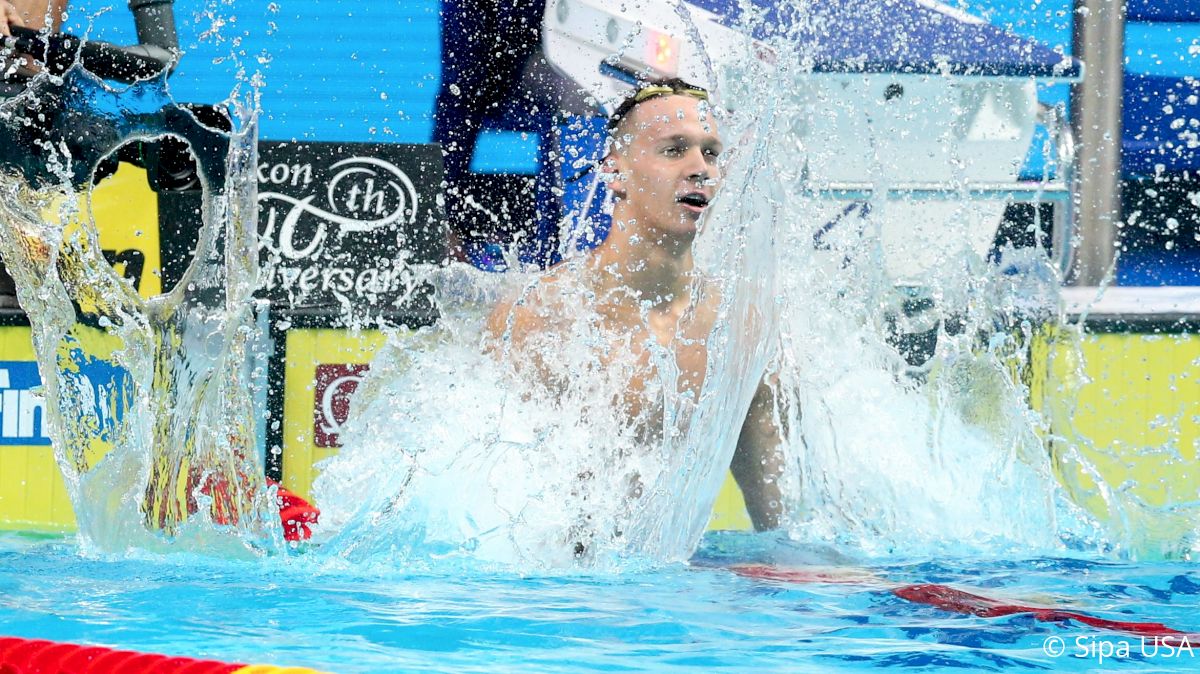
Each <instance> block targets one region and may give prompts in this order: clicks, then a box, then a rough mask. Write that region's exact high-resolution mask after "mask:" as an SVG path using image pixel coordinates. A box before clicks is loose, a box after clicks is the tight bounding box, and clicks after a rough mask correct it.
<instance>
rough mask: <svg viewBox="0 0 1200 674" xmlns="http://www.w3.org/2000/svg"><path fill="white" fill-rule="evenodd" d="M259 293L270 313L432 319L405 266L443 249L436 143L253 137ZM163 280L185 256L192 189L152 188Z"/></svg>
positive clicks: (172, 277) (179, 269)
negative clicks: (157, 195) (268, 304)
mask: <svg viewBox="0 0 1200 674" xmlns="http://www.w3.org/2000/svg"><path fill="white" fill-rule="evenodd" d="M258 154H259V161H258V167H257V174H258V230H259V235H260V251H261V256H260V260H261V262H262V272H261V277H260V280H259V292H258V295H259V297H262V298H265V299H268V300H271V303H272V306H273V307H274V311H275V312H276V313H279V312H281V311H282V312H288V313H292V314H297V315H305V316H310V317H312V318H313V319H314V320H312V321H306V323H315V324H328V325H338V324H341V323H343V320H342V319H346V318H356V319H361V318H370V317H384V318H387V319H389V322H405V323H409V324H413V323H414V322H420V323H423V322H426V321H427V320H429V319H431V318H432V312H431V308H430V302H429V292H428V288H425V287H421V286H416V285H414V284H415V279H414V276H413V272H412V266H413V265H418V264H427V263H437V262H439V261H441V260H442V259H444V257H445V245H446V236H445V224H444V217H443V214H442V206H441V194H440V193H441V183H442V155H441V150H440V148H439V147H438V146H437V145H401V144H383V143H324V142H295V141H267V140H264V141H260V142H259V144H258ZM161 196H162V199H160V204H159V209H160V221H161V223H162V225H163V238H164V241H163V248H164V250H163V258H164V259H163V276H164V287H168V286H169V285H171V284H173V282H174V281H176V280H178V278H180V277H181V276H182V274H183V271H184V270H185V269H186V267H187V265H188V264H189V263H190V260H191V251H192V248H193V247H194V246H195V241H196V233H197V232H198V231H199V224H200V220H199V198H198V195H196V194H186V193H183V194H180V193H175V194H170V193H167V194H163V195H161Z"/></svg>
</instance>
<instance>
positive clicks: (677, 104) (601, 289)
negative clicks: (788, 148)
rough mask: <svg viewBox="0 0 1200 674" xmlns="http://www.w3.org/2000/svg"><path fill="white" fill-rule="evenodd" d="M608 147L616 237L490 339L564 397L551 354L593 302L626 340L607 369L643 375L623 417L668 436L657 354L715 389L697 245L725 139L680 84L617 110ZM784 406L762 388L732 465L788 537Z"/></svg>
mask: <svg viewBox="0 0 1200 674" xmlns="http://www.w3.org/2000/svg"><path fill="white" fill-rule="evenodd" d="M608 144H609V145H608V154H607V155H606V156H605V158H604V161H603V170H604V171H605V173H606V174H607V175H608V177H609V181H608V187H609V189H610V190H611V191H612V193H613V196H614V198H615V200H614V206H613V212H612V218H613V225H612V228H611V230H610V232H609V234H608V237H607V238H606V239H605V241H604V242H603V243H602V244H601V245H600V246H598V247H597V248H596V249H595V250H593V251H592V252H591V253H590V254H589V255H588V257H587V258H586V259H585V260H584V261H582V263H581V264H578V265H571V264H569V263H563V264H559V265H557V266H555V267H553V268H551V269H549V270H547V271H546V272H545V274H544V275H543V276H542V277H541V278H540V279H538V281H537V283H536V285H534V286H533V287H532V288H531V289H530V290H529V291H528V292H526V293H525V294H524V295H522V296H521V298H520V300H519V301H517V300H514V301H508V302H502V303H501V304H500V305H499V306H497V307H496V309H495V310H494V311H493V313H492V315H491V317H490V318H489V321H488V333H489V334H490V336H491V338H492V339H494V340H496V342H494V343H495V344H496V345H497V347H496V348H499V345H502V346H503V350H504V353H505V355H506V356H507V357H510V358H511V357H515V359H516V362H517V363H518V366H519V368H520V367H524V368H525V369H526V370H527V372H528V374H529V375H530V376H532V377H537V378H538V379H539V380H541V381H543V382H548V385H549V386H554V385H555V382H556V381H561V379H562V377H563V376H564V375H563V373H560V372H555V371H554V368H551V367H548V366H547V365H546V362H545V357H546V355H547V352H546V351H545V349H547V348H553V345H554V344H555V342H556V339H559V340H561V338H566V336H567V325H566V322H565V321H566V320H567V319H565V318H564V317H566V316H571V315H574V314H576V313H577V312H578V309H577V306H578V305H577V303H578V301H579V298H580V297H584V298H587V300H588V301H589V302H590V303H591V304H592V306H591V307H590V308H591V309H592V311H593V312H594V315H595V317H596V318H595V320H597V321H598V322H600V323H601V325H600V326H599V327H600V328H601V334H606V335H612V336H614V337H615V336H621V337H624V338H622V339H619V340H614V343H613V344H611V345H605V346H603V347H602V348H599V349H598V358H599V360H600V361H601V362H603V363H605V364H607V363H608V362H612V361H614V360H616V359H620V358H626V359H632V360H633V362H634V363H635V364H636V366H635V367H634V368H632V369H631V370H625V372H629V374H628V375H627V377H628V378H627V381H626V382H625V387H624V388H625V390H626V391H627V392H628V393H627V395H626V397H625V400H624V401H623V412H624V413H625V414H626V415H627V416H628V417H629V419H631V420H632V421H633V422H634V423H640V425H641V426H642V430H646V431H648V432H652V430H649V429H654V428H656V427H657V428H661V419H662V409H661V402H657V403H656V402H655V400H656V398H657V397H656V396H655V394H654V392H653V391H652V390H648V386H649V384H650V382H652V381H655V380H656V379H657V377H656V374H657V373H656V369H655V366H654V364H653V359H652V357H651V353H650V347H649V345H650V344H652V343H657V344H658V345H659V346H661V347H663V348H665V349H667V350H669V351H671V352H673V353H674V355H675V359H676V366H677V368H678V369H677V372H678V378H677V380H676V381H677V383H676V385H677V387H678V389H679V392H681V393H688V392H691V393H693V395H699V392H700V388H701V385H702V384H703V382H704V377H705V370H706V368H707V357H708V354H707V349H706V347H705V339H706V338H707V336H708V335H709V333H710V332H711V330H712V328H713V325H714V322H715V320H716V317H717V302H718V299H719V298H718V297H717V296H716V294H715V292H714V291H712V290H711V289H709V285H708V284H706V283H704V279H701V278H697V272H696V270H695V266H694V262H693V257H692V242H693V241H694V239H695V237H696V234H697V230H698V227H699V224H700V220H701V218H702V217H703V215H704V212H705V210H706V209H707V208H708V206H709V203H710V202H711V201H712V199H713V196H714V193H715V192H716V190H717V187H718V185H719V183H720V178H721V176H720V168H719V165H718V162H717V159H718V157H719V156H720V154H721V150H722V145H721V138H720V136H719V134H718V132H717V127H716V122H715V120H714V119H713V116H712V114H711V110H710V107H709V103H708V94H707V92H706V91H704V90H703V89H699V88H697V87H694V86H692V85H689V84H688V83H686V82H684V81H682V80H680V79H668V80H659V81H654V82H650V83H648V84H646V85H644V86H642V87H641V88H639V89H638V90H637V91H635V92H634V93H633V94H631V95H630V96H629V97H628V98H627V99H625V101H624V102H622V103H621V105H620V106H618V107H617V109H616V111H615V112H614V113H613V115H612V117H611V118H610V119H609V122H608ZM581 289H582V290H583V291H584V292H582V293H581V292H578V291H579V290H581ZM651 339H653V342H651V341H650V340H651ZM522 364H527V365H522ZM657 399H658V400H661V398H657ZM773 404H774V398H773V392H772V389H771V388H770V386H769V385H768V384H767V383H766V382H763V383H761V384H760V385H759V387H758V390H757V392H756V393H755V396H754V400H753V402H752V404H751V407H750V411H749V414H748V415H747V417H746V419H745V421H744V423H743V425H742V428H741V433H740V436H739V438H738V443H737V448H736V451H735V453H734V458H733V463H732V465H731V470H732V471H733V475H734V478H735V479H736V480H737V482H738V485H739V486H740V487H741V489H742V492H743V494H744V495H745V499H746V508H747V511H748V512H749V514H750V517H751V520H752V521H753V523H754V526H755V528H756V529H759V530H764V529H771V528H775V527H776V526H778V524H779V518H780V514H781V503H782V499H781V495H780V489H779V484H778V478H779V475H780V473H781V471H782V462H781V459H780V457H779V453H778V452H779V444H780V439H779V438H780V434H779V431H778V429H777V428H776V426H775V423H774V414H773V409H772V407H773ZM642 437H643V438H645V439H646V440H647V441H652V440H653V438H652V437H650V436H647V435H643V436H642Z"/></svg>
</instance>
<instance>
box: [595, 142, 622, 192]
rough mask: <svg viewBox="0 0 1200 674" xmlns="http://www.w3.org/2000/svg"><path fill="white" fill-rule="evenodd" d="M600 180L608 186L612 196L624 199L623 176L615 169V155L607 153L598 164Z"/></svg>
mask: <svg viewBox="0 0 1200 674" xmlns="http://www.w3.org/2000/svg"><path fill="white" fill-rule="evenodd" d="M600 179H601V180H603V181H604V183H605V184H606V185H608V191H609V192H611V193H612V194H613V196H616V197H619V198H621V199H624V198H625V174H624V173H621V171H620V170H619V169H618V168H617V157H616V155H615V153H609V154H608V156H606V157H605V158H604V159H603V161H601V163H600Z"/></svg>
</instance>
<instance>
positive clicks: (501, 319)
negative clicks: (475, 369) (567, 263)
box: [487, 264, 566, 339]
mask: <svg viewBox="0 0 1200 674" xmlns="http://www.w3.org/2000/svg"><path fill="white" fill-rule="evenodd" d="M565 274H566V271H565V269H564V265H561V264H560V265H555V266H554V267H551V268H550V269H547V270H546V271H544V272H542V273H541V274H539V275H538V276H537V277H536V278H534V279H533V280H532V281H531V282H530V283H528V284H525V285H524V286H522V287H521V288H519V289H518V290H516V291H514V292H512V293H510V294H509V295H507V296H506V297H504V298H503V299H501V300H500V302H498V303H497V304H496V306H495V308H493V309H492V313H491V314H490V315H489V316H488V320H487V332H488V334H489V335H490V336H491V337H492V338H494V339H502V338H504V337H505V336H507V337H509V338H518V339H519V338H523V337H524V336H526V335H528V334H529V333H531V332H536V331H540V330H545V329H547V328H548V327H549V323H550V321H549V316H550V312H551V309H552V306H551V305H552V304H553V303H554V298H555V297H557V296H558V294H559V292H560V291H561V287H562V286H563V285H564V283H565V281H564V275H565Z"/></svg>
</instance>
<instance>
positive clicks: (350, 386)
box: [313, 363, 370, 447]
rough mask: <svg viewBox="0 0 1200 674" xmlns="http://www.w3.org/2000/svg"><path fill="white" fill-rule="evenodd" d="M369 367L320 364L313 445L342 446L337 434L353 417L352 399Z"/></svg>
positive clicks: (314, 413)
mask: <svg viewBox="0 0 1200 674" xmlns="http://www.w3.org/2000/svg"><path fill="white" fill-rule="evenodd" d="M369 367H370V366H369V365H366V364H356V365H346V364H324V363H322V364H318V365H317V372H316V378H315V381H314V392H315V394H316V395H315V397H314V400H313V408H314V409H313V444H315V445H316V446H317V447H341V446H342V443H341V440H340V438H339V437H338V434H339V433H341V430H342V425H343V424H345V423H346V419H348V418H349V417H350V396H351V394H353V393H354V392H355V391H356V390H357V389H358V384H359V382H361V381H362V380H363V377H364V376H365V375H366V373H367V370H368V369H369Z"/></svg>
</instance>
